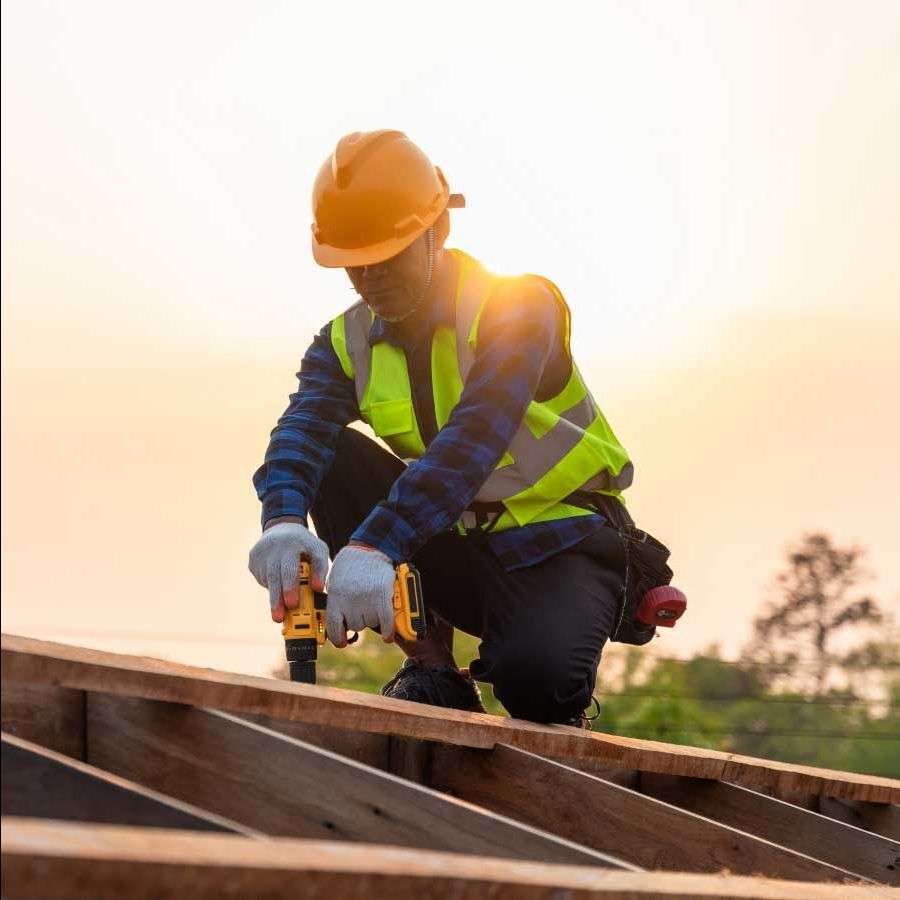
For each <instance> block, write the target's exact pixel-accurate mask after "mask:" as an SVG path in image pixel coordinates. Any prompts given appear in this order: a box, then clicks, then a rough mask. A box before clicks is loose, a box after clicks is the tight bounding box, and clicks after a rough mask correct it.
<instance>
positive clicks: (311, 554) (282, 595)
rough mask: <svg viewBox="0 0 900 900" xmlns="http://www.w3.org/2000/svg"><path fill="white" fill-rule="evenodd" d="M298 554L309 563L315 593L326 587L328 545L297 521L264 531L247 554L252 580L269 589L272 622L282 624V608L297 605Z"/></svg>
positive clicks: (292, 607)
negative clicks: (248, 555)
mask: <svg viewBox="0 0 900 900" xmlns="http://www.w3.org/2000/svg"><path fill="white" fill-rule="evenodd" d="M301 554H302V555H303V556H305V557H306V558H307V559H308V560H309V568H310V584H311V585H312V589H313V590H314V591H321V590H323V589H324V587H325V576H326V574H327V573H328V545H327V544H326V543H325V542H324V541H322V540H320V539H319V538H317V537H316V536H315V535H314V534H313V533H312V532H311V531H310V530H309V529H308V528H307V527H306V526H305V525H302V524H300V523H299V522H281V523H279V524H277V525H273V526H271V527H269V528H266V530H265V531H264V532H263V535H262V537H261V538H260V539H259V540H258V541H257V542H256V543H255V544H254V545H253V549H252V550H251V551H250V571H251V572H252V573H253V577H254V578H255V579H256V580H257V581H258V582H259V583H260V584H261V585H262V586H263V587H267V588H268V589H269V606H271V608H272V621H274V622H283V621H284V611H285V607H286V606H287V607H290V608H291V609H296V608H297V606H298V605H299V603H300V595H299V592H298V586H297V574H298V572H299V571H300V556H301Z"/></svg>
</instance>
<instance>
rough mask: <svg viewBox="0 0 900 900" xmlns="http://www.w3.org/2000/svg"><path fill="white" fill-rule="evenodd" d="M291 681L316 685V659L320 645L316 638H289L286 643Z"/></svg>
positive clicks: (285, 648)
mask: <svg viewBox="0 0 900 900" xmlns="http://www.w3.org/2000/svg"><path fill="white" fill-rule="evenodd" d="M284 650H285V655H286V656H287V663H288V670H289V671H290V675H291V681H299V682H302V683H303V684H315V683H316V659H317V658H318V655H319V645H318V642H317V641H316V639H315V638H288V639H287V640H286V641H285V642H284Z"/></svg>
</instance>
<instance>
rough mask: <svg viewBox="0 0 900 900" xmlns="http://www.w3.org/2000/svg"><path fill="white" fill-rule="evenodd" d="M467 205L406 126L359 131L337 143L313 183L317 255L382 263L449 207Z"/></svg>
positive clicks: (330, 260) (331, 262)
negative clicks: (403, 130)
mask: <svg viewBox="0 0 900 900" xmlns="http://www.w3.org/2000/svg"><path fill="white" fill-rule="evenodd" d="M463 205H465V201H464V200H463V198H462V197H461V196H460V195H458V194H451V193H450V189H449V187H448V186H447V179H446V178H444V173H443V172H441V170H440V169H439V168H438V167H437V166H435V165H434V164H433V163H432V162H431V160H430V159H428V157H427V156H426V155H425V154H424V153H423V152H422V151H421V150H420V149H419V148H418V147H417V146H416V145H415V144H414V143H413V142H412V141H411V140H410V139H409V138H408V137H407V136H406V135H405V134H404V133H403V132H402V131H393V130H390V129H382V130H381V131H354V132H353V134H348V135H345V136H344V137H342V138H341V139H340V140H339V141H338V143H337V147H335V149H334V153H332V154H331V156H329V157H328V159H326V160H325V162H324V163H323V164H322V168H321V169H319V174H318V175H317V176H316V181H315V184H314V185H313V192H312V211H313V224H312V251H313V256H314V257H315V260H316V262H317V263H318V264H319V265H320V266H326V267H329V268H341V267H346V266H368V265H372V264H374V263H378V262H383V261H384V260H386V259H390V258H391V257H392V256H396V255H397V254H398V253H400V251H401V250H405V249H406V248H407V247H408V246H409V245H410V244H411V243H412V242H413V241H414V240H415V239H416V238H417V237H419V235H421V234H424V233H425V232H426V231H427V230H428V228H429V227H430V226H431V225H433V224H434V223H435V222H436V221H437V219H438V217H439V216H440V215H441V213H442V212H443V211H444V210H445V209H446V208H447V207H448V206H463Z"/></svg>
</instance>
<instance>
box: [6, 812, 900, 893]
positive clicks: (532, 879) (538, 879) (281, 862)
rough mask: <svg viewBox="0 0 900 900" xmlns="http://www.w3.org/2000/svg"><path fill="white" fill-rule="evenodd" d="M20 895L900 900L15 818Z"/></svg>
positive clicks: (13, 855)
mask: <svg viewBox="0 0 900 900" xmlns="http://www.w3.org/2000/svg"><path fill="white" fill-rule="evenodd" d="M0 824H2V844H0V854H2V862H3V865H2V885H0V889H2V893H3V896H4V897H8V898H10V900H38V898H40V900H96V898H97V897H116V898H121V900H149V898H154V900H157V898H158V900H164V898H184V897H190V898H193V900H207V898H221V897H223V896H229V897H253V898H254V900H282V898H283V900H295V898H296V897H298V896H309V897H335V898H336V897H340V898H342V900H344V898H346V900H371V898H375V897H377V898H378V900H408V898H410V897H415V898H416V900H438V898H447V897H452V898H454V900H488V898H490V900H876V898H877V900H890V898H892V897H893V900H896V896H897V895H896V892H894V891H892V890H891V889H889V888H882V887H879V886H862V887H857V886H847V885H832V884H808V883H803V882H796V881H793V882H787V881H773V880H769V879H761V878H747V877H742V876H736V875H697V874H681V873H674V872H619V871H612V870H609V869H598V868H594V867H584V866H561V865H549V864H540V863H528V862H519V861H515V860H498V859H491V858H488V857H477V856H460V855H459V854H449V853H439V852H435V851H430V852H426V851H421V850H412V849H407V848H401V847H384V846H378V845H370V846H367V847H366V848H365V852H364V853H348V852H347V845H346V844H342V843H338V842H332V841H309V840H297V839H282V838H273V839H270V840H266V841H250V840H247V839H246V838H240V837H235V836H233V835H218V834H197V833H187V832H174V831H166V832H161V831H156V830H154V829H147V828H124V827H121V826H109V825H106V826H104V825H79V824H74V823H63V822H48V821H35V820H31V819H24V820H17V819H4V820H3V821H2V823H0Z"/></svg>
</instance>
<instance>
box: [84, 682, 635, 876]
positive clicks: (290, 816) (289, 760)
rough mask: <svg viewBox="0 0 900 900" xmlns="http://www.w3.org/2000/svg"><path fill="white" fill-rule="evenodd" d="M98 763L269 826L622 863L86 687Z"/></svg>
mask: <svg viewBox="0 0 900 900" xmlns="http://www.w3.org/2000/svg"><path fill="white" fill-rule="evenodd" d="M87 723H88V757H89V760H90V761H91V762H92V763H93V764H94V765H96V766H99V767H100V768H103V769H106V770H108V771H111V772H115V773H117V774H119V775H122V776H123V777H126V778H130V779H131V780H133V781H137V782H138V783H140V784H144V785H147V786H149V787H152V788H154V789H156V790H159V791H162V792H164V793H166V794H170V795H172V796H173V797H178V798H179V799H181V800H185V801H186V802H188V803H193V804H196V805H197V806H200V807H203V808H204V809H210V810H213V811H214V812H216V813H219V814H220V815H223V816H227V817H229V818H232V819H235V820H236V821H239V822H243V823H244V824H246V825H249V826H251V827H252V828H256V829H259V830H260V831H262V832H265V833H266V834H276V835H292V836H298V837H312V838H323V837H324V838H329V839H340V840H346V841H365V842H374V843H396V844H401V845H404V846H409V847H420V848H425V849H437V850H453V851H456V852H459V853H473V852H478V853H483V854H490V855H496V856H504V857H509V858H513V859H515V858H525V859H538V860H542V861H550V862H577V863H583V864H590V865H598V866H614V867H626V868H631V867H630V866H627V864H626V863H622V862H620V861H618V860H616V859H613V858H612V857H609V856H606V855H604V854H601V853H597V852H596V851H593V850H590V849H588V848H586V847H581V846H579V845H577V844H575V843H572V842H571V841H566V840H562V839H560V838H557V837H555V836H553V835H551V834H547V833H545V832H543V831H539V830H537V829H534V828H529V827H528V826H524V825H521V824H519V823H516V822H513V821H511V820H509V819H505V818H503V817H502V816H498V815H496V814H494V813H491V812H487V811H485V810H479V809H477V808H476V807H474V806H472V805H471V804H468V803H464V802H462V801H459V800H454V799H453V798H450V797H446V796H444V795H442V794H440V793H438V792H437V791H433V790H429V789H428V788H424V787H421V786H419V785H416V784H411V783H410V782H407V781H404V780H402V779H401V778H397V777H395V776H393V775H389V774H387V773H385V772H381V771H379V770H377V769H373V768H371V767H369V766H364V765H362V764H361V763H357V762H353V761H352V760H349V759H345V758H343V757H341V756H338V755H337V754H334V753H329V752H328V751H325V750H321V749H319V748H318V747H313V746H312V745H311V744H305V743H303V742H302V741H298V740H296V739H295V738H290V737H288V736H286V735H283V734H278V733H276V732H274V731H270V730H268V729H266V728H262V727H261V726H259V725H256V724H254V723H250V722H246V721H242V720H240V719H237V718H235V717H233V716H230V715H228V714H227V713H221V712H213V711H209V710H200V709H194V708H192V707H186V706H176V705H174V704H171V703H163V702H159V701H153V700H142V699H140V698H135V697H116V696H112V695H104V694H95V693H92V692H89V693H88V703H87Z"/></svg>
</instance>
